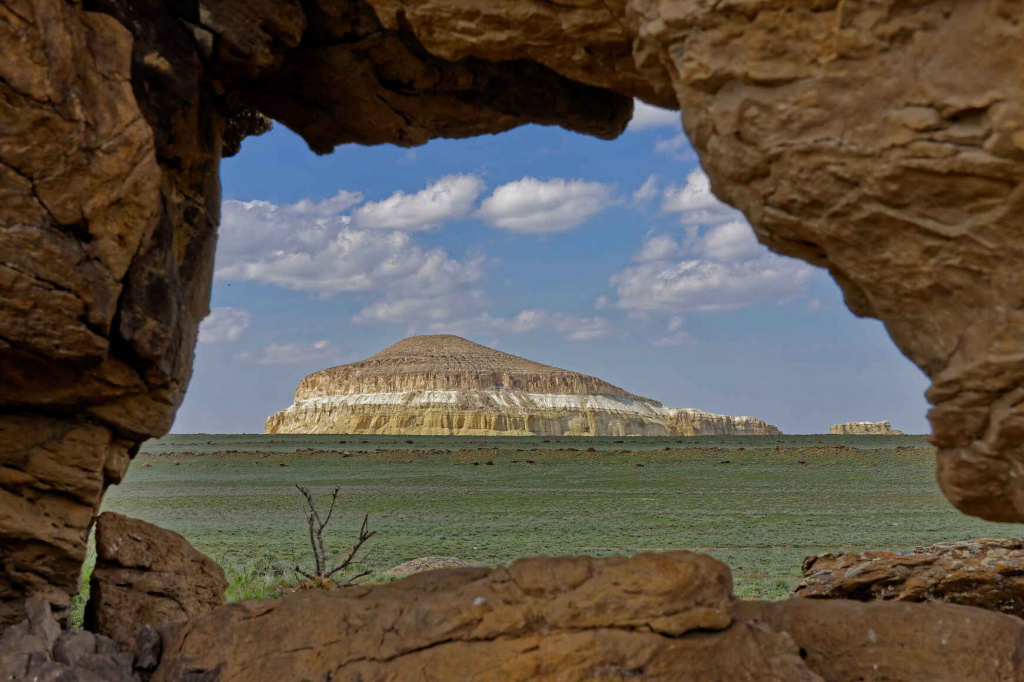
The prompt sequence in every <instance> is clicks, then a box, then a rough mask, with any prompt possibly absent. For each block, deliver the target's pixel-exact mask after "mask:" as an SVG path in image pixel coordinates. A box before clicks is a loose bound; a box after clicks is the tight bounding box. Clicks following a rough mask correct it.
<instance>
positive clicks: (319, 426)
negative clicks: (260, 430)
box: [266, 334, 781, 436]
mask: <svg viewBox="0 0 1024 682" xmlns="http://www.w3.org/2000/svg"><path fill="white" fill-rule="evenodd" d="M266 432H267V433H359V434H403V435H423V436H449V435H460V436H465V435H472V436H533V435H543V436H704V435H750V436H768V435H777V434H780V433H781V431H779V429H777V428H776V427H774V426H772V425H771V424H768V423H766V422H765V421H763V420H761V419H756V418H754V417H730V416H727V415H721V414H711V413H709V412H704V411H702V410H695V409H692V408H674V407H665V406H663V405H662V404H661V403H660V402H658V401H656V400H651V399H650V398H644V397H641V396H638V395H634V394H633V393H629V392H628V391H626V390H624V389H621V388H619V387H618V386H613V385H612V384H609V383H608V382H607V381H604V380H602V379H598V378H597V377H592V376H588V375H586V374H580V373H579V372H572V371H569V370H565V369H559V368H558V367H551V366H549V365H543V364H540V363H539V362H533V361H532V360H527V359H525V358H520V357H517V356H515V355H510V354H508V353H502V352H501V351H497V350H494V349H493V348H488V347H486V346H481V345H480V344H477V343H473V342H472V341H467V340H466V339H463V338H461V337H459V336H452V335H448V334H439V335H432V336H412V337H409V338H407V339H404V340H402V341H399V342H398V343H396V344H394V345H392V346H389V347H388V348H385V349H384V350H382V351H381V352H379V353H377V354H376V355H373V356H371V357H369V358H367V359H366V360H362V361H360V362H354V363H352V364H348V365H341V366H338V367H331V368H329V369H324V370H321V371H319V372H314V373H313V374H310V375H309V376H307V377H305V378H304V379H303V380H302V381H301V382H299V387H298V389H296V391H295V402H294V404H292V405H291V406H289V407H287V408H285V409H284V410H281V411H280V412H277V413H276V414H273V415H271V416H270V417H269V418H268V419H267V424H266Z"/></svg>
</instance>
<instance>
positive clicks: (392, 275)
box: [215, 193, 486, 296]
mask: <svg viewBox="0 0 1024 682" xmlns="http://www.w3.org/2000/svg"><path fill="white" fill-rule="evenodd" d="M342 194H343V193H339V195H338V196H337V197H335V198H334V199H332V200H328V201H329V202H333V203H327V202H320V203H316V204H315V203H312V202H308V201H304V202H298V203H295V204H291V205H287V206H278V205H276V204H273V203H270V202H267V201H249V202H242V201H225V202H224V203H223V205H222V209H221V214H222V220H221V229H220V241H219V243H218V246H217V263H216V271H215V276H216V277H217V278H218V279H221V280H244V281H255V282H262V283H264V284H273V285H276V286H279V287H281V288H284V289H292V290H298V291H311V292H315V293H317V294H319V295H321V296H331V295H335V294H338V293H340V292H345V291H383V292H386V293H388V294H402V293H403V292H404V293H409V292H415V293H416V294H417V295H419V296H429V295H440V294H443V293H447V292H450V291H452V290H454V289H457V288H459V287H463V286H465V285H467V284H469V283H473V282H477V281H479V280H480V279H482V278H483V276H484V267H485V265H486V259H485V258H484V257H483V256H480V255H471V256H468V257H466V258H465V259H464V260H457V259H452V258H450V257H449V256H448V254H447V253H446V252H445V251H444V250H443V249H440V248H434V249H425V248H423V247H421V246H420V245H419V244H417V243H416V242H415V241H414V239H413V237H412V236H411V235H409V234H408V233H406V232H399V231H386V230H378V229H357V228H355V227H353V226H352V220H351V218H350V217H349V216H347V215H341V214H340V213H339V212H340V211H341V210H344V208H347V207H350V206H351V204H352V202H354V201H358V200H359V195H355V194H349V195H348V196H346V197H344V200H342ZM343 207H344V208H343Z"/></svg>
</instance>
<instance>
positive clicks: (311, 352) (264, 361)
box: [244, 339, 344, 366]
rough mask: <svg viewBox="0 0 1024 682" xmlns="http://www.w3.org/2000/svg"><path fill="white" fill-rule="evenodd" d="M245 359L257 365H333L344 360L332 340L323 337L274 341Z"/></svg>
mask: <svg viewBox="0 0 1024 682" xmlns="http://www.w3.org/2000/svg"><path fill="white" fill-rule="evenodd" d="M244 359H248V360H251V361H252V362H255V363H256V364H257V365H304V364H316V365H321V366H323V365H331V364H338V363H340V362H343V360H344V358H343V357H342V353H341V351H340V350H339V349H338V348H336V347H335V346H334V344H332V343H331V342H330V341H327V340H326V339H322V340H320V341H313V342H312V343H272V344H270V345H269V346H266V347H264V348H263V349H262V350H261V351H260V352H259V353H256V354H255V355H251V354H247V355H246V356H245V358H244Z"/></svg>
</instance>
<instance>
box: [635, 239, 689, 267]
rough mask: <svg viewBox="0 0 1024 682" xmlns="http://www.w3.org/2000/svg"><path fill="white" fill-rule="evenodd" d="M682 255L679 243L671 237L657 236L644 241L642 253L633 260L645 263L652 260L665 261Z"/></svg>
mask: <svg viewBox="0 0 1024 682" xmlns="http://www.w3.org/2000/svg"><path fill="white" fill-rule="evenodd" d="M679 254H680V249H679V242H677V241H676V240H675V239H674V238H673V237H672V236H671V235H667V234H656V235H653V236H651V237H648V238H647V239H645V240H644V244H643V246H641V247H640V251H638V252H637V253H636V255H635V256H633V260H635V261H638V262H641V263H645V262H648V261H652V260H665V259H666V258H673V257H675V256H677V255H679Z"/></svg>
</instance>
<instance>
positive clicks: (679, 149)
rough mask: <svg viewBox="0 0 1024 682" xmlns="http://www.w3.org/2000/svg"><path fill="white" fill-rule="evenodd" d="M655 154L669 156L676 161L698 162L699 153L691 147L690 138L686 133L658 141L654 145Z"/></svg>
mask: <svg viewBox="0 0 1024 682" xmlns="http://www.w3.org/2000/svg"><path fill="white" fill-rule="evenodd" d="M654 153H655V154H661V155H662V156H667V157H669V158H671V159H675V160H676V161H684V162H685V161H696V160H697V152H695V151H694V150H693V146H691V145H690V138H688V137H686V133H679V134H678V135H675V136H673V137H670V138H668V139H664V140H658V141H657V143H655V145H654Z"/></svg>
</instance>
